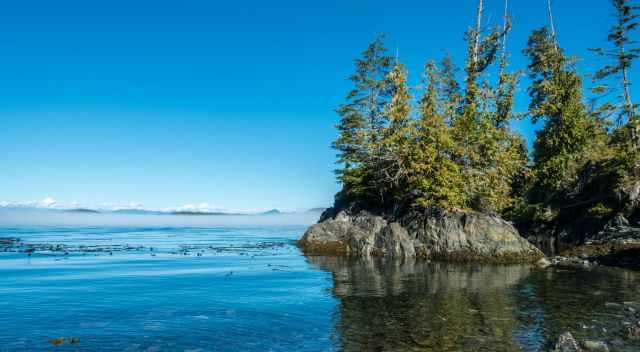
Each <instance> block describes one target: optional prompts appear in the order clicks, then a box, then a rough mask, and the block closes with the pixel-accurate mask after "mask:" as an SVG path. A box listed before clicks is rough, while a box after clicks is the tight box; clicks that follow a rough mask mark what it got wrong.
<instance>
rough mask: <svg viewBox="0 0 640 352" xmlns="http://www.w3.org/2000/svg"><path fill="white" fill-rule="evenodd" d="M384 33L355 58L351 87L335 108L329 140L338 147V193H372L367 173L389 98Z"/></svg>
mask: <svg viewBox="0 0 640 352" xmlns="http://www.w3.org/2000/svg"><path fill="white" fill-rule="evenodd" d="M386 52H387V49H386V48H385V47H384V36H382V35H380V36H378V37H377V38H376V39H375V40H374V41H373V42H372V43H371V44H369V46H368V48H367V49H366V50H365V51H364V52H363V54H362V57H361V58H359V59H357V60H356V72H355V73H354V74H353V75H352V76H351V77H350V80H351V81H352V82H353V85H354V87H353V89H352V90H351V91H350V92H349V93H348V94H347V97H346V100H347V102H346V103H345V104H343V105H341V106H340V107H339V108H338V109H337V113H338V114H339V115H340V122H339V123H338V125H337V128H338V131H339V137H338V138H337V139H336V141H335V142H334V143H333V147H334V148H335V149H336V150H337V151H338V163H339V164H340V165H341V167H340V168H339V169H337V170H336V174H337V176H338V180H339V181H340V182H341V183H342V185H343V191H342V192H341V194H340V195H339V196H343V197H346V198H348V199H349V200H364V201H366V200H367V199H368V198H370V197H372V194H376V193H377V191H376V190H375V187H374V185H373V184H372V183H371V182H372V176H371V171H372V170H371V164H372V162H371V161H372V160H373V159H375V158H376V157H377V156H378V155H379V139H380V131H381V130H382V128H383V126H384V124H385V121H386V117H385V114H384V107H385V106H386V105H387V103H388V102H389V99H390V93H389V84H388V75H389V70H390V68H391V63H392V58H391V57H390V56H388V55H387V54H386Z"/></svg>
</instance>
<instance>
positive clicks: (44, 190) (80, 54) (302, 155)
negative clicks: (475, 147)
mask: <svg viewBox="0 0 640 352" xmlns="http://www.w3.org/2000/svg"><path fill="white" fill-rule="evenodd" d="M486 2H487V16H486V17H485V19H486V21H485V25H489V24H496V23H497V22H498V21H500V18H501V16H502V6H503V5H502V1H499V0H486ZM472 3H474V2H472V1H461V0H459V1H445V2H443V1H424V0H420V1H417V0H416V1H405V0H396V1H394V2H383V1H377V0H373V1H372V0H369V1H345V0H342V1H337V0H326V1H322V2H308V1H293V0H273V1H269V2H266V1H258V0H245V1H235V2H232V1H205V0H201V1H181V2H176V1H130V0H129V1H120V0H113V1H69V0H60V1H56V2H52V1H29V0H25V1H14V2H8V3H7V4H5V5H4V6H3V9H2V11H0V53H2V55H1V56H0V122H1V125H0V163H1V170H2V172H1V173H0V201H30V200H40V199H43V198H45V197H53V198H55V199H56V200H57V201H58V202H59V203H63V204H71V203H74V202H75V203H77V204H79V205H83V206H99V205H100V204H105V203H107V204H114V205H125V204H129V203H140V204H142V205H144V207H147V208H156V209H158V208H166V207H172V206H180V205H184V204H200V203H203V202H206V203H208V204H209V205H210V206H211V207H212V208H224V209H252V208H274V207H276V208H284V209H299V208H309V207H316V206H328V205H330V204H331V202H332V200H333V194H334V193H335V192H336V191H337V189H338V185H337V184H336V182H335V179H334V176H333V173H332V170H333V168H334V164H333V162H334V154H335V153H334V151H333V150H331V148H330V143H331V140H332V139H333V138H334V137H335V133H336V132H335V130H334V128H333V126H334V124H335V123H336V122H337V116H336V115H335V113H334V112H333V110H334V109H335V107H336V106H337V105H338V104H340V102H341V101H342V98H343V96H344V94H345V93H346V92H347V90H348V89H349V82H348V81H347V80H346V77H347V76H348V75H349V74H350V73H351V72H352V69H353V58H354V57H355V56H357V55H358V54H359V53H360V52H361V51H362V50H363V49H364V48H365V47H366V45H367V43H368V42H369V41H371V40H372V39H373V38H374V37H375V35H376V34H377V33H381V32H384V33H386V34H387V39H388V40H387V44H388V47H389V48H390V49H391V50H392V51H393V52H396V51H397V52H398V53H399V57H400V60H401V61H403V62H404V63H405V64H406V65H407V66H408V68H409V71H410V75H411V78H410V79H411V80H412V82H417V80H418V78H419V74H420V71H421V68H422V66H423V64H424V62H425V60H426V59H428V58H441V57H442V56H443V54H444V53H447V52H448V53H450V54H452V55H453V56H454V58H455V61H456V62H457V63H459V64H461V63H462V60H463V58H464V56H463V55H464V51H465V44H464V42H463V41H462V37H463V32H464V30H465V29H466V28H467V26H468V25H469V24H471V23H472V21H473V18H474V11H475V4H472ZM510 3H511V6H512V15H513V19H514V30H513V33H512V36H511V37H510V40H509V47H510V49H511V50H512V67H514V68H524V67H525V65H526V62H525V61H523V58H522V55H521V54H520V51H521V49H522V47H523V46H524V45H525V44H526V38H527V36H528V34H529V33H530V31H531V30H532V29H533V28H537V27H540V26H542V25H545V24H546V7H545V6H546V5H545V3H546V2H545V1H544V0H539V1H530V0H526V1H525V0H511V1H510ZM556 3H557V4H555V5H554V7H555V8H554V11H555V13H554V15H555V17H556V26H557V30H558V34H559V40H560V43H561V45H562V46H563V47H565V48H566V49H567V51H568V52H569V53H571V54H576V55H578V56H579V57H580V58H581V60H580V61H579V67H580V69H581V70H583V72H587V71H590V70H593V69H594V68H595V67H597V66H598V65H599V64H600V63H599V62H598V59H596V58H594V57H593V56H592V55H590V54H589V53H588V52H587V48H588V47H594V46H599V45H601V44H602V42H603V39H604V38H605V37H606V31H607V29H608V26H609V21H610V20H609V18H608V16H607V15H608V13H609V11H610V10H609V4H608V3H609V2H608V1H607V0H590V1H581V2H580V6H576V4H577V2H575V1H556ZM635 75H636V73H635V71H634V76H635ZM525 89H526V86H525V85H522V87H521V90H522V91H521V92H520V96H519V98H518V107H519V108H520V109H524V108H525V107H526V103H527V99H526V92H525ZM634 91H635V89H634ZM516 128H517V129H518V130H519V131H520V132H521V133H523V134H524V135H525V136H526V137H527V138H528V139H529V140H531V138H532V137H533V132H532V130H533V128H532V126H531V125H530V124H529V123H528V122H526V121H525V122H520V123H517V124H516Z"/></svg>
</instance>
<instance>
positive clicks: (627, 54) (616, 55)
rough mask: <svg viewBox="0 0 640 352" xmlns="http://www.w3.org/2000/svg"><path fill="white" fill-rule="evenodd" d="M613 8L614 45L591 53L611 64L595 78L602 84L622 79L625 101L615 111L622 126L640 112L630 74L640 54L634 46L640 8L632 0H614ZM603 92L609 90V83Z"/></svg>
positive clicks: (610, 39)
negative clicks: (610, 80)
mask: <svg viewBox="0 0 640 352" xmlns="http://www.w3.org/2000/svg"><path fill="white" fill-rule="evenodd" d="M611 4H612V5H613V8H614V14H613V17H614V19H615V24H614V25H613V26H612V28H611V30H610V31H609V35H608V37H607V39H608V41H609V42H610V43H611V44H612V48H611V49H603V48H598V49H591V50H592V51H594V52H596V53H597V54H599V55H602V56H604V57H606V58H607V59H609V60H610V62H609V63H607V64H606V65H605V66H604V67H602V68H601V69H599V70H598V71H596V73H595V75H594V78H595V79H596V80H600V81H604V80H606V79H608V78H610V77H616V78H617V79H618V82H619V84H617V85H618V87H619V88H620V90H621V91H622V94H621V98H622V99H621V101H619V102H618V103H616V104H614V106H612V108H613V109H614V110H616V111H618V112H619V115H618V119H617V120H618V123H622V122H623V121H624V120H626V121H630V120H631V119H632V118H633V115H634V114H635V110H636V108H635V104H634V103H633V100H632V98H631V80H630V77H629V70H630V69H631V67H632V65H633V62H634V61H635V60H636V59H637V58H638V54H639V53H640V48H638V47H635V46H634V44H635V41H634V40H633V39H632V38H631V34H632V32H634V31H635V30H636V29H637V27H638V25H640V22H639V21H638V16H640V15H639V14H638V9H640V7H638V6H637V5H633V4H631V1H629V0H611ZM601 89H606V82H605V84H604V86H602V87H601Z"/></svg>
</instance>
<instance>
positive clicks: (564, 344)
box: [553, 332, 582, 352]
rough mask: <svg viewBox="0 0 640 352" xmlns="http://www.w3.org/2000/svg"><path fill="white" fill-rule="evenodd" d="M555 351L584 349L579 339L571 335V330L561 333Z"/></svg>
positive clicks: (579, 350) (573, 351) (565, 351)
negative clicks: (579, 343)
mask: <svg viewBox="0 0 640 352" xmlns="http://www.w3.org/2000/svg"><path fill="white" fill-rule="evenodd" d="M553 351H554V352H581V351H582V349H581V348H580V346H579V345H578V341H576V339H575V338H574V337H573V335H571V333H570V332H565V333H564V334H562V335H560V337H559V338H558V342H556V347H555V349H554V350H553Z"/></svg>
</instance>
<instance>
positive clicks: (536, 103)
mask: <svg viewBox="0 0 640 352" xmlns="http://www.w3.org/2000/svg"><path fill="white" fill-rule="evenodd" d="M524 54H525V55H526V56H527V57H529V59H530V64H529V66H528V69H529V77H530V79H531V81H532V82H533V83H532V85H531V87H530V88H529V96H530V98H531V102H530V105H529V114H530V116H531V117H532V119H533V122H534V123H536V122H537V121H540V120H542V121H544V127H543V128H542V130H540V131H538V132H537V136H536V141H535V151H534V154H533V156H534V173H535V177H536V184H537V186H538V195H540V196H541V197H539V198H545V199H542V200H549V198H550V197H552V196H554V195H558V192H559V191H562V190H563V189H566V187H567V186H568V185H569V184H571V183H572V182H573V181H574V180H575V177H576V174H577V170H578V168H579V166H580V165H581V161H583V160H582V156H583V155H584V153H585V152H586V151H587V148H588V147H589V145H590V142H591V140H590V138H591V136H592V135H593V134H594V133H595V128H596V126H595V124H594V123H593V121H592V120H591V119H590V118H589V116H588V115H587V113H586V108H585V106H584V104H583V102H582V80H581V78H580V76H579V75H578V74H577V73H576V71H575V69H574V68H573V65H572V60H570V59H569V58H567V57H566V56H565V55H564V52H563V50H562V49H561V48H559V47H558V46H557V43H556V41H555V37H554V36H553V35H552V34H551V33H550V32H549V31H548V30H547V28H542V29H538V30H535V31H534V32H533V34H532V35H531V36H530V37H529V42H528V46H527V48H526V49H525V50H524Z"/></svg>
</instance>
